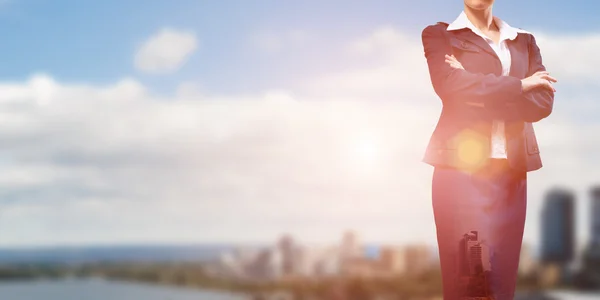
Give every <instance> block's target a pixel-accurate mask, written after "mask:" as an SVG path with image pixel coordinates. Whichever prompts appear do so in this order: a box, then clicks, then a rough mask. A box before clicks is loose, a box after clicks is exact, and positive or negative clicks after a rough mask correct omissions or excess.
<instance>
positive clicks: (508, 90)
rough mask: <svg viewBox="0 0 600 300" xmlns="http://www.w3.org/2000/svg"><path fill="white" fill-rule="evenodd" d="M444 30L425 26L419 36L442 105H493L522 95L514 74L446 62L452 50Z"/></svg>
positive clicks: (437, 26) (512, 100)
mask: <svg viewBox="0 0 600 300" xmlns="http://www.w3.org/2000/svg"><path fill="white" fill-rule="evenodd" d="M445 30H446V29H445V27H443V26H441V25H439V24H438V25H429V26H427V27H426V28H425V29H423V32H422V35H421V38H422V42H423V48H424V51H425V58H426V59H427V65H428V67H429V76H430V78H431V82H432V85H433V89H434V90H435V92H436V94H437V95H438V96H440V98H441V99H442V102H444V104H447V103H457V102H458V103H462V104H465V103H467V102H470V103H475V104H477V105H481V106H483V107H497V106H502V105H503V104H504V105H505V104H507V103H508V102H517V101H518V100H520V99H521V98H522V96H523V92H522V85H521V80H520V79H518V78H516V77H511V76H497V75H495V74H485V75H484V74H481V73H478V74H475V73H471V72H468V71H466V70H463V69H455V68H452V67H451V66H450V65H448V64H447V63H446V62H445V60H446V59H445V55H446V54H451V53H452V46H450V43H448V39H447V36H446V33H445ZM530 111H532V109H531V108H530Z"/></svg>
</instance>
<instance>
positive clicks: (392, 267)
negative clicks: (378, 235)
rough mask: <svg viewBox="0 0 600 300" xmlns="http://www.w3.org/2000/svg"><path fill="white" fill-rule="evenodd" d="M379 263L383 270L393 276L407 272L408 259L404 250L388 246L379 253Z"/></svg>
mask: <svg viewBox="0 0 600 300" xmlns="http://www.w3.org/2000/svg"><path fill="white" fill-rule="evenodd" d="M379 261H380V263H381V265H382V268H383V270H385V271H386V272H389V273H391V274H401V273H404V272H406V265H407V262H406V261H407V258H406V251H405V249H404V248H400V247H391V246H386V247H382V248H381V251H380V252H379Z"/></svg>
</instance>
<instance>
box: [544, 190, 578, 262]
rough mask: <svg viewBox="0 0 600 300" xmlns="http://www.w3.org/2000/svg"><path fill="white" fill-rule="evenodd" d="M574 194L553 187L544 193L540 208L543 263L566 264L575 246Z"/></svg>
mask: <svg viewBox="0 0 600 300" xmlns="http://www.w3.org/2000/svg"><path fill="white" fill-rule="evenodd" d="M574 202H575V196H574V194H573V193H572V192H570V191H567V190H562V189H553V190H551V191H550V192H548V193H547V194H546V200H545V203H544V207H543V209H542V216H541V217H542V218H541V221H542V226H541V229H542V240H541V259H540V261H541V262H542V263H544V264H548V263H558V264H567V263H569V262H571V261H572V260H573V257H574V248H575V203H574Z"/></svg>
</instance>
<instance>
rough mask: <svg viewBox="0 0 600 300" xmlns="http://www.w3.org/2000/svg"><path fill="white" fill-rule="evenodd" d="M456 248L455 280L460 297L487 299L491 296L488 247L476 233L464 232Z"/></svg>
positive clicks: (490, 268)
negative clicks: (456, 272)
mask: <svg viewBox="0 0 600 300" xmlns="http://www.w3.org/2000/svg"><path fill="white" fill-rule="evenodd" d="M457 246H458V259H457V263H458V266H459V273H458V274H457V275H458V276H457V277H456V278H455V280H456V281H457V284H458V286H460V291H461V292H462V294H461V295H460V296H461V297H480V298H486V297H487V298H489V297H490V296H491V294H492V291H491V277H490V274H491V271H492V266H491V263H490V249H489V246H488V245H486V244H485V243H484V242H483V241H481V240H480V239H479V232H478V231H471V232H466V233H465V234H464V235H463V238H462V239H461V240H460V241H459V242H458V245H457Z"/></svg>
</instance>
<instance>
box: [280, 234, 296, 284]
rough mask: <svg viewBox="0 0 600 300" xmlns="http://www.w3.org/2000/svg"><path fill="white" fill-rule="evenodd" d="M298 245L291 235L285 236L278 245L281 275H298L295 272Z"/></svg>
mask: <svg viewBox="0 0 600 300" xmlns="http://www.w3.org/2000/svg"><path fill="white" fill-rule="evenodd" d="M295 247H296V245H295V244H294V239H293V238H292V236H290V235H284V236H282V237H281V238H280V239H279V242H278V243H277V249H278V250H279V252H280V254H281V275H282V276H292V275H294V274H295V273H296V270H294V266H295V265H294V259H295V258H296V248H295Z"/></svg>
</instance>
